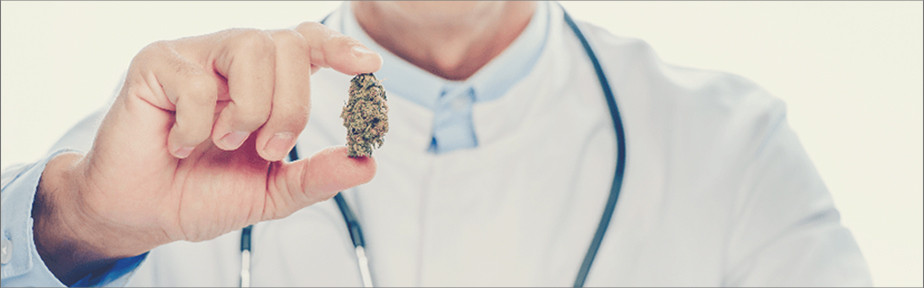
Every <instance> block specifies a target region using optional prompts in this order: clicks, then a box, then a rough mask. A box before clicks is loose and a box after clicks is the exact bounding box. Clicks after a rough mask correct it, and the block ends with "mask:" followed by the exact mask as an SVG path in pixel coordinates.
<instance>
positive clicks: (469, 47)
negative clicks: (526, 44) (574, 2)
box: [352, 1, 536, 80]
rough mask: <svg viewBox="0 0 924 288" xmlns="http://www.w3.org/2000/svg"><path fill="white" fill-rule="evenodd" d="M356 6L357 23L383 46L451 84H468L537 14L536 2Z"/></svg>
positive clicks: (376, 3)
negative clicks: (456, 82) (468, 79)
mask: <svg viewBox="0 0 924 288" xmlns="http://www.w3.org/2000/svg"><path fill="white" fill-rule="evenodd" d="M440 3H450V4H449V5H453V4H454V3H455V2H440ZM421 4H426V3H421ZM352 5H353V11H354V14H355V16H356V20H357V22H359V24H360V26H361V27H362V29H363V30H365V31H366V33H368V34H369V36H370V37H371V38H372V39H373V40H375V41H376V42H377V43H379V45H381V46H382V47H384V48H385V49H388V51H390V52H392V53H394V54H395V55H397V56H398V57H401V58H403V59H405V60H407V61H408V62H410V63H413V64H414V65H417V66H418V67H420V68H422V69H424V70H427V71H429V72H430V73H433V74H435V75H437V76H440V77H442V78H445V79H449V80H465V79H467V78H468V77H469V76H472V75H473V74H475V72H477V71H478V69H480V68H481V67H482V66H484V65H485V64H487V63H488V62H489V61H491V59H493V58H494V57H496V56H497V55H499V54H500V53H501V52H503V51H504V49H506V48H507V46H509V45H510V44H511V43H513V41H514V40H516V38H517V36H519V35H520V33H521V32H523V30H524V29H525V28H526V26H527V25H528V24H529V21H530V19H531V18H532V15H533V13H534V11H535V9H536V3H534V2H519V1H515V2H477V3H474V4H472V3H464V4H462V3H459V4H456V5H459V6H464V7H446V6H443V7H432V6H430V7H413V8H408V7H400V5H391V3H382V2H376V1H372V2H353V3H352ZM434 8H435V9H434Z"/></svg>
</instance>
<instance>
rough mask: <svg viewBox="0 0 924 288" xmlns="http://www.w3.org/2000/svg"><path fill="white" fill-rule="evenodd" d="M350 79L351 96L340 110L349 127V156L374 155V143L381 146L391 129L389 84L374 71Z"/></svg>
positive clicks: (344, 122)
mask: <svg viewBox="0 0 924 288" xmlns="http://www.w3.org/2000/svg"><path fill="white" fill-rule="evenodd" d="M350 83H351V84H350V99H349V100H347V102H346V105H345V106H343V112H341V113H340V118H343V127H346V128H347V137H346V138H347V144H346V145H347V148H348V153H347V156H350V157H353V158H358V157H365V156H371V155H372V146H373V145H375V147H376V148H378V147H381V146H382V144H383V143H385V133H386V132H388V105H387V104H386V103H385V100H386V98H385V88H384V87H382V83H380V82H379V80H377V79H375V76H374V75H372V73H366V74H359V75H356V77H353V80H352V81H350Z"/></svg>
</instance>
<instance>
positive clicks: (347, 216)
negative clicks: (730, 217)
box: [240, 8, 626, 287]
mask: <svg viewBox="0 0 924 288" xmlns="http://www.w3.org/2000/svg"><path fill="white" fill-rule="evenodd" d="M562 13H563V14H564V16H565V22H566V23H568V27H571V31H573V32H574V35H575V36H577V38H578V40H580V41H581V45H582V46H584V52H585V53H586V54H587V57H590V62H591V63H593V66H594V71H595V72H596V74H597V81H599V82H600V87H601V88H602V90H603V97H605V98H606V105H607V108H609V111H610V118H611V119H612V121H613V128H614V129H615V130H616V157H617V158H616V172H615V175H613V184H612V186H611V187H610V195H609V197H608V198H607V200H606V206H604V209H603V215H602V216H601V217H600V223H599V224H597V230H596V232H595V233H594V238H593V239H592V240H591V241H590V246H589V247H588V248H587V253H586V254H584V261H583V262H581V268H580V269H579V270H578V273H577V277H575V279H574V287H583V286H584V281H585V280H587V274H588V273H589V272H590V266H591V265H593V262H594V258H595V257H596V256H597V251H598V250H599V249H600V244H601V243H602V242H603V236H605V235H606V229H607V227H609V225H610V219H611V218H612V217H613V211H615V209H616V201H617V200H618V199H619V192H620V190H621V188H622V180H623V175H624V174H625V171H626V136H625V131H624V130H623V127H622V118H621V117H620V116H619V108H618V106H617V105H616V98H615V96H614V94H613V89H612V88H610V84H609V81H608V80H607V79H606V74H605V73H604V72H603V66H601V65H600V61H599V60H598V59H597V54H596V53H594V50H593V49H592V48H591V47H590V43H588V42H587V38H586V37H584V33H582V32H581V29H580V28H578V25H577V24H576V23H575V22H574V20H573V19H571V16H570V15H568V12H567V11H564V8H562ZM326 20H327V17H325V18H324V20H321V23H322V24H323V23H324V22H325V21H326ZM289 159H290V161H296V160H298V159H299V157H298V149H297V147H293V148H292V151H290V152H289ZM334 202H336V203H337V207H338V208H340V214H341V215H343V220H344V222H345V223H346V226H347V230H348V231H349V232H350V241H352V242H353V248H354V252H355V253H356V260H357V265H358V266H359V274H360V276H361V277H362V281H363V287H373V285H372V284H373V283H372V274H371V272H370V269H369V259H368V258H366V249H365V247H366V242H365V239H363V231H362V227H361V226H360V224H359V219H357V218H356V215H355V214H353V209H350V205H348V204H347V202H346V200H344V199H343V195H341V194H340V193H338V194H337V195H336V196H334ZM252 230H253V225H251V226H247V227H245V228H244V229H243V230H241V275H240V277H241V282H240V284H241V287H250V276H251V275H250V272H251V267H250V259H251V258H252V254H253V252H252V250H251V247H252V245H251V242H252V241H253V240H252V236H251V231H252Z"/></svg>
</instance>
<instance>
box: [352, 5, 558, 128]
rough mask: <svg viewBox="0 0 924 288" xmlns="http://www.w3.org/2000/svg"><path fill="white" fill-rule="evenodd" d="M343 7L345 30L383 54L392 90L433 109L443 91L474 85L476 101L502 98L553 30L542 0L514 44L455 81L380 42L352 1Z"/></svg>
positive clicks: (382, 72) (379, 74) (386, 78)
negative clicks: (366, 27)
mask: <svg viewBox="0 0 924 288" xmlns="http://www.w3.org/2000/svg"><path fill="white" fill-rule="evenodd" d="M341 11H342V13H343V14H341V15H342V17H340V20H341V21H342V23H341V27H342V28H343V31H342V33H343V34H344V35H347V36H350V37H353V38H355V39H357V40H359V41H360V42H361V43H363V44H364V45H366V47H369V48H370V49H372V50H374V51H376V52H378V53H379V54H380V55H382V59H383V65H382V68H381V69H380V70H379V71H378V72H376V76H377V77H378V78H379V79H381V80H382V82H383V83H386V84H385V85H386V87H388V88H387V89H388V90H389V92H393V93H394V94H396V95H397V96H399V97H404V98H406V99H408V100H410V101H412V102H414V103H416V104H418V105H421V106H424V107H427V108H429V109H431V110H433V109H436V107H437V106H438V100H439V97H440V95H443V94H445V93H446V92H447V90H455V89H459V88H460V87H471V89H472V90H473V91H474V101H475V102H479V101H490V100H494V99H497V98H500V97H501V96H502V95H504V94H505V93H506V92H507V91H508V90H509V89H510V88H511V87H513V85H514V84H516V83H517V82H518V81H520V80H522V79H523V77H524V76H526V75H527V74H529V72H530V71H531V70H532V68H533V66H535V64H536V61H537V60H538V59H539V56H540V55H541V54H542V50H543V48H544V47H545V45H546V41H547V35H548V30H549V11H548V2H538V3H537V5H536V12H535V13H534V14H533V17H532V19H531V20H530V22H529V24H527V26H526V28H525V29H524V30H523V32H521V33H520V35H519V36H517V39H516V40H514V41H513V43H511V44H510V46H508V47H507V48H506V49H504V51H503V52H501V54H500V55H498V56H496V57H495V58H494V59H492V60H491V61H490V62H488V63H487V64H486V65H485V66H483V67H481V69H479V70H478V72H476V73H475V74H474V75H472V76H471V77H469V78H468V79H466V80H464V81H452V80H447V79H444V78H442V77H439V76H437V75H433V74H432V73H430V72H428V71H426V70H423V69H421V68H420V67H417V66H415V65H414V64H411V63H410V62H407V61H406V60H404V59H402V58H401V57H398V56H397V55H395V54H393V53H391V52H389V51H388V50H387V49H385V48H383V47H382V46H380V45H378V43H376V42H375V41H374V40H372V38H371V37H370V36H369V35H368V34H366V32H365V31H364V30H363V29H362V27H361V26H360V25H359V23H358V22H357V21H356V17H355V16H354V15H353V11H352V8H351V7H350V3H349V2H347V3H344V6H343V9H341Z"/></svg>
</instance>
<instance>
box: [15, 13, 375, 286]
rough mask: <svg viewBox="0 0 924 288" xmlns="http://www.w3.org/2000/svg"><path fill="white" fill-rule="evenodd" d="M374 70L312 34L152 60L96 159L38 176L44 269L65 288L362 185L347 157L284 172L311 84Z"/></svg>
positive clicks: (242, 39)
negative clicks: (98, 271) (100, 270)
mask: <svg viewBox="0 0 924 288" xmlns="http://www.w3.org/2000/svg"><path fill="white" fill-rule="evenodd" d="M381 63H382V60H381V57H380V56H379V55H377V54H375V53H373V52H371V51H370V50H368V49H366V48H364V47H363V46H362V45H361V44H359V43H358V42H357V41H356V40H354V39H351V38H348V37H346V36H343V35H341V34H339V33H337V32H335V31H332V30H330V29H328V28H326V27H324V26H323V25H320V24H317V23H304V24H302V25H300V26H299V27H298V28H297V29H295V30H279V31H260V30H240V29H233V30H226V31H221V32H218V33H214V34H209V35H203V36H198V37H189V38H182V39H178V40H174V41H161V42H156V43H153V44H151V45H149V46H147V47H146V48H144V49H143V50H142V51H141V52H139V53H138V55H137V56H135V58H134V59H133V61H132V63H131V67H130V68H129V72H128V75H127V77H126V79H125V83H124V85H123V89H122V90H121V92H120V94H119V96H118V98H117V99H116V100H115V102H114V103H113V105H112V107H111V108H110V110H109V111H108V113H107V114H106V117H105V119H104V120H103V122H102V124H101V127H100V129H99V132H98V134H97V137H96V139H95V141H94V143H93V146H92V148H91V150H90V151H89V152H88V153H87V154H86V155H76V154H70V155H68V154H65V155H61V156H58V157H56V158H55V159H52V161H51V162H49V164H48V166H47V167H46V170H45V172H44V173H43V176H42V181H41V183H40V185H39V190H38V195H37V197H36V199H37V201H36V204H35V205H34V206H35V207H34V213H33V214H34V217H35V221H36V225H35V227H36V229H35V231H36V232H35V234H36V243H37V244H38V246H39V247H38V248H39V252H40V255H42V257H43V258H45V262H46V263H49V264H50V265H49V266H53V267H50V268H51V269H52V272H54V273H55V274H56V276H58V277H59V279H62V280H64V279H67V278H68V277H72V278H73V277H79V275H81V273H80V270H81V269H79V268H81V267H86V266H88V265H87V264H91V263H106V261H112V260H114V259H119V258H124V257H127V256H133V255H138V254H141V253H144V252H146V251H149V250H150V249H152V248H154V247H157V246H159V245H162V244H165V243H169V242H172V241H176V240H188V241H203V240H208V239H212V238H215V237H217V236H219V235H222V234H224V233H227V232H230V231H233V230H237V229H240V228H242V227H245V226H247V225H250V224H253V223H256V222H259V221H263V220H270V219H277V218H281V217H285V216H287V215H289V214H291V213H293V212H295V211H297V210H299V209H301V208H304V207H306V206H308V205H311V204H314V203H317V202H319V201H322V200H326V199H328V198H330V197H332V196H333V195H334V194H335V193H337V192H338V191H340V190H343V189H346V188H349V187H352V186H355V185H359V184H362V183H366V182H368V181H370V180H371V179H372V177H373V175H374V174H375V167H376V166H375V162H374V160H373V159H371V158H361V159H354V158H349V157H347V156H346V149H345V147H340V148H328V149H326V150H323V151H320V152H318V153H316V154H315V155H313V156H311V157H310V158H308V159H304V160H301V161H298V162H294V163H283V162H280V160H282V159H283V158H284V157H285V156H286V154H287V153H288V151H289V150H290V149H291V148H292V147H293V146H294V145H295V141H296V139H297V138H298V135H299V133H300V132H301V131H302V129H303V128H304V127H305V125H306V124H307V122H308V117H309V115H308V113H309V107H310V95H309V91H310V76H311V73H312V72H313V71H315V70H317V69H319V68H322V67H330V68H333V69H335V70H337V71H340V72H342V73H346V74H359V73H367V72H374V71H376V70H378V69H379V67H380V66H381ZM344 93H346V91H344ZM50 259H51V260H53V261H49V260H50ZM89 266H93V265H89ZM97 266H98V265H97ZM73 280H76V279H73Z"/></svg>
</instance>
